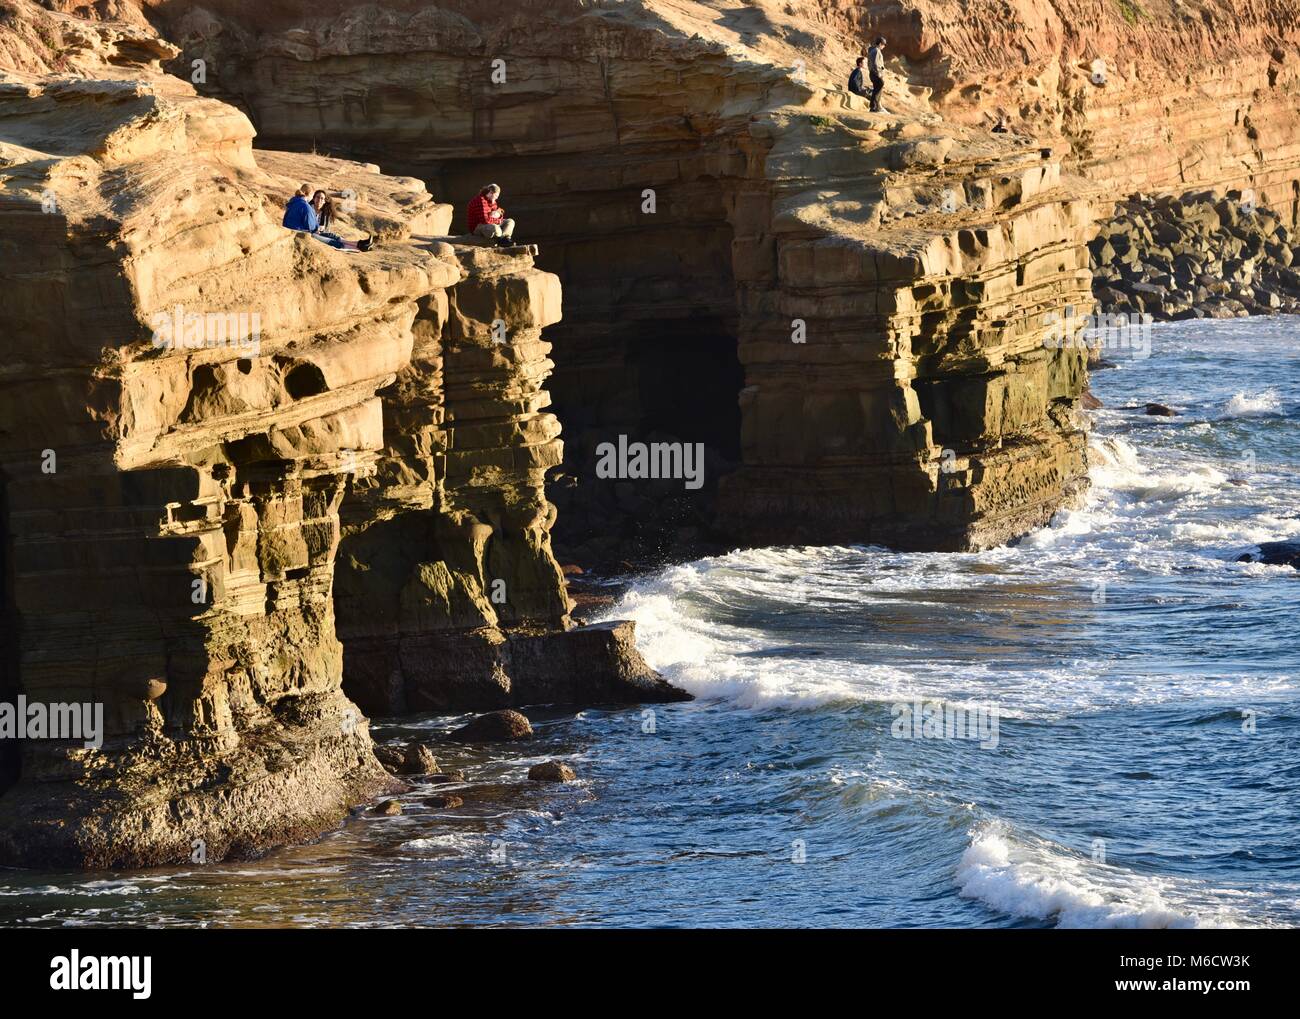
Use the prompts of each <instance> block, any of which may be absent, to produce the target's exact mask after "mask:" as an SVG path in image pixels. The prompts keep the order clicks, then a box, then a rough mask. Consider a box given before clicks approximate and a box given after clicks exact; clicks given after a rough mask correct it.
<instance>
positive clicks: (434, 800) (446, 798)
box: [424, 793, 465, 810]
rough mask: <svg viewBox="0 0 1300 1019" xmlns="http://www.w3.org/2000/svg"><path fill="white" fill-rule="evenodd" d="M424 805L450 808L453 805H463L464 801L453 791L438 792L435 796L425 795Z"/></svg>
mask: <svg viewBox="0 0 1300 1019" xmlns="http://www.w3.org/2000/svg"><path fill="white" fill-rule="evenodd" d="M424 805H425V806H426V807H432V808H433V809H434V810H450V809H452V808H453V807H463V806H464V805H465V801H464V799H462V798H461V797H459V796H457V795H455V794H454V793H440V794H439V795H437V796H426V797H425V799H424Z"/></svg>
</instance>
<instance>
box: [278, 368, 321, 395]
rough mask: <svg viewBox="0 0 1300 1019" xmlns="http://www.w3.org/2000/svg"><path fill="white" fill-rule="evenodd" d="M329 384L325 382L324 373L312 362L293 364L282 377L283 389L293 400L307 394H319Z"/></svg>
mask: <svg viewBox="0 0 1300 1019" xmlns="http://www.w3.org/2000/svg"><path fill="white" fill-rule="evenodd" d="M328 388H329V386H327V385H326V384H325V373H324V372H322V371H321V370H320V369H319V368H317V367H316V366H315V365H314V364H309V363H303V364H297V365H294V366H293V367H292V368H290V369H289V371H288V373H287V374H286V375H285V377H284V390H285V392H286V393H288V394H289V395H290V396H291V397H293V398H294V399H295V400H301V399H303V398H304V397H308V396H319V395H320V394H321V393H323V392H325V391H326V390H327V389H328Z"/></svg>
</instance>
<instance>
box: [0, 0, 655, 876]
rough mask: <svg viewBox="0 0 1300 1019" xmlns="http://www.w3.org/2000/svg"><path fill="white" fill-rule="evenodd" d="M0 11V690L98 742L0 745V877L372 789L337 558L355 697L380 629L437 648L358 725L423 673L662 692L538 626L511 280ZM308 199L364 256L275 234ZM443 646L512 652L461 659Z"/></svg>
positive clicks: (145, 54) (569, 634) (230, 829)
mask: <svg viewBox="0 0 1300 1019" xmlns="http://www.w3.org/2000/svg"><path fill="white" fill-rule="evenodd" d="M5 13H6V14H7V15H8V21H7V23H8V24H9V25H10V26H11V27H12V26H13V25H14V24H15V22H16V20H17V19H23V20H18V21H17V23H18V24H19V27H20V28H22V29H24V31H21V32H17V31H16V32H15V34H14V35H11V36H8V37H7V40H6V41H7V42H8V43H10V44H11V45H10V46H9V48H8V50H7V53H8V56H9V58H10V59H11V61H12V64H13V65H15V69H14V70H12V71H10V72H9V73H6V74H5V75H4V76H3V78H2V79H0V185H2V187H3V190H2V191H0V262H2V263H3V265H2V267H0V318H3V320H4V322H5V325H6V327H7V328H6V335H7V336H8V343H9V351H10V356H9V358H7V359H6V367H5V368H4V369H3V372H0V386H2V387H3V390H4V395H3V399H0V463H3V472H2V473H0V494H3V510H4V512H3V523H4V553H5V554H4V572H3V605H4V616H3V623H4V628H5V633H4V637H5V640H4V650H5V654H4V656H3V657H4V668H5V672H4V674H3V677H0V680H2V682H3V690H2V691H0V693H3V695H4V696H3V699H4V700H5V701H9V702H14V701H15V700H16V698H17V697H18V695H19V694H21V695H22V696H23V697H25V698H26V699H27V701H28V702H38V703H42V704H47V705H48V704H83V703H85V704H96V705H102V708H103V711H104V720H103V728H102V731H101V732H99V733H98V734H97V735H98V737H99V738H100V739H101V740H102V745H100V746H93V747H87V746H85V745H84V743H85V742H86V741H84V740H69V739H66V738H65V739H27V740H24V741H23V742H22V743H21V744H19V745H20V746H21V758H20V759H15V757H14V753H13V751H14V748H15V742H14V741H13V740H10V739H6V740H4V741H3V749H4V750H5V752H6V760H5V776H4V784H5V785H6V786H8V785H10V784H11V783H15V782H16V784H13V785H12V788H8V789H7V791H5V792H4V794H3V797H2V798H0V858H3V859H4V860H7V861H19V862H24V863H29V864H33V863H34V864H40V865H45V866H117V865H138V864H152V863H161V862H173V861H179V860H184V859H188V858H191V857H194V858H197V857H198V856H202V857H203V858H205V859H216V858H220V857H222V856H226V855H231V854H247V853H250V852H256V851H258V850H260V849H263V848H265V847H267V846H271V845H276V844H281V843H284V842H286V841H293V840H301V839H303V838H308V837H311V836H313V835H315V834H317V833H319V832H320V831H322V830H323V829H325V828H327V827H330V826H332V825H334V824H336V823H337V822H338V821H339V820H340V819H341V818H342V817H343V816H344V815H345V814H346V812H347V810H348V808H349V807H350V806H351V805H352V804H354V803H355V802H357V801H358V800H360V799H364V798H365V797H367V796H369V795H371V794H373V793H374V792H376V791H378V790H379V789H380V788H382V787H383V786H384V785H385V784H387V783H388V782H389V779H388V778H387V776H386V775H385V773H384V772H383V771H382V769H381V768H380V767H379V765H378V764H377V762H376V761H375V759H374V757H373V755H372V753H371V749H370V740H369V737H368V735H367V729H366V720H365V718H364V717H362V715H361V713H360V712H359V711H358V710H357V708H356V707H355V706H354V705H353V704H352V703H351V702H350V701H349V700H348V698H347V697H346V696H345V695H344V693H343V690H342V677H343V675H344V669H345V653H344V647H343V645H342V644H341V643H340V640H339V637H338V635H337V634H336V627H335V570H336V563H338V562H339V560H340V556H341V557H342V563H341V565H340V567H339V578H338V604H339V616H340V618H341V620H342V624H343V625H342V631H343V634H344V636H345V637H347V638H348V639H349V652H348V654H349V655H350V656H352V657H354V658H356V660H357V664H356V665H355V667H354V671H356V672H357V674H358V682H359V687H358V689H359V690H360V691H361V692H363V693H371V692H372V686H371V685H368V680H369V679H370V677H371V673H373V672H374V671H375V667H374V666H373V663H372V655H373V659H375V660H380V661H381V662H382V664H384V665H385V666H390V665H391V664H392V663H391V661H389V660H386V659H384V656H385V655H387V654H389V651H390V649H392V653H393V654H396V653H398V651H400V650H401V649H403V648H404V643H403V642H404V638H405V635H406V634H407V633H408V631H413V632H414V633H415V634H417V635H418V636H427V634H428V633H429V632H430V631H438V633H439V634H440V635H441V636H442V637H444V641H443V643H442V644H441V645H439V646H437V647H436V648H431V647H430V646H429V642H428V641H427V640H426V642H425V644H424V645H423V646H422V647H420V648H419V649H418V651H420V652H423V654H424V655H425V656H428V655H429V654H430V652H431V651H437V652H438V654H439V655H440V656H441V660H440V661H437V665H436V667H434V668H432V669H429V668H426V670H425V672H426V673H428V672H433V673H434V675H433V676H428V675H424V674H420V673H419V672H418V670H414V669H412V670H410V671H411V673H412V675H408V676H406V677H402V675H401V674H400V672H399V674H398V685H397V689H396V690H393V689H392V688H391V684H390V686H389V687H388V688H386V689H385V690H384V696H383V697H378V696H376V697H372V698H371V700H372V703H371V704H369V705H367V706H368V707H374V708H377V709H379V710H385V709H391V708H393V707H395V706H400V702H401V700H402V699H403V698H404V697H405V695H406V690H405V686H404V685H403V679H405V680H406V681H409V683H410V684H411V685H412V686H413V687H414V688H415V689H416V690H417V692H418V690H419V689H420V684H421V682H422V681H423V680H428V681H430V682H433V681H435V680H436V681H441V680H442V679H444V678H445V677H446V676H447V675H448V674H454V675H455V676H457V677H458V678H459V679H460V680H461V681H462V682H463V683H465V684H468V685H469V686H470V687H471V689H472V690H477V689H479V688H481V687H482V686H483V685H484V684H486V685H487V686H489V687H490V689H491V690H492V691H493V693H494V696H493V697H484V696H482V695H478V696H477V698H475V697H471V696H469V695H468V694H466V695H464V696H458V691H457V690H455V689H454V688H453V689H452V690H451V691H450V692H446V691H443V690H442V689H441V688H438V690H437V691H436V692H435V694H434V695H432V696H431V697H430V698H428V699H429V700H430V701H436V700H437V699H438V698H439V697H440V698H441V701H439V706H449V705H451V704H456V705H457V706H474V704H476V703H479V702H482V703H492V704H493V705H494V706H495V705H496V704H499V703H523V702H533V701H534V700H536V699H540V700H550V701H566V700H571V699H574V698H581V699H584V700H628V699H641V698H645V699H665V698H672V697H677V696H680V694H679V693H678V692H677V691H674V690H672V689H671V688H669V687H667V685H666V684H664V683H663V682H662V681H661V680H659V679H658V677H656V676H655V675H654V674H653V673H650V672H649V670H647V669H646V668H645V666H644V663H643V662H641V661H640V659H639V657H638V656H637V655H636V652H635V648H634V645H633V643H632V635H631V629H630V624H625V625H623V626H619V627H599V628H582V629H578V630H572V631H570V630H568V627H569V626H570V621H569V619H568V608H569V606H568V599H567V597H566V595H565V592H564V586H563V581H562V578H561V576H560V571H559V568H558V566H557V565H556V563H555V561H554V559H553V557H552V556H551V553H550V544H549V534H548V529H549V526H550V524H551V521H552V519H553V516H554V511H553V509H552V508H551V507H550V506H549V505H548V503H547V502H546V500H545V498H544V495H543V493H542V474H543V472H544V471H545V469H546V467H547V466H549V465H551V464H553V463H555V462H557V461H558V459H559V456H560V452H559V450H560V446H559V442H558V440H557V435H558V431H559V428H558V424H557V422H556V421H555V419H554V417H553V416H552V415H550V414H548V413H547V412H546V411H545V407H546V402H547V398H546V394H545V392H544V390H543V389H542V382H543V380H544V378H545V376H546V374H547V372H548V371H549V368H550V363H549V361H548V360H547V359H546V352H547V349H548V348H547V344H545V343H544V342H543V341H542V340H541V338H540V335H541V329H542V328H543V327H544V326H546V325H548V324H550V323H552V322H554V321H556V320H558V318H559V316H560V304H559V288H558V281H557V280H556V278H555V277H554V276H552V275H550V274H548V273H545V272H542V271H539V270H538V269H536V268H535V267H534V266H533V264H532V257H531V253H530V251H529V250H528V249H526V248H512V249H487V248H481V247H475V246H469V247H458V246H456V245H454V244H452V243H448V242H447V241H446V240H444V239H439V238H442V237H444V236H445V235H446V234H447V232H448V224H449V222H450V219H451V210H450V208H449V207H448V206H446V205H440V204H438V203H435V202H434V201H433V200H432V198H431V197H430V195H429V194H428V192H427V191H426V190H425V188H424V186H423V185H422V184H421V183H420V182H418V181H416V180H413V179H410V178H400V177H385V176H382V175H380V174H379V172H378V170H377V169H376V168H375V167H374V166H370V165H364V164H358V163H349V162H343V161H339V160H331V159H326V158H322V157H316V156H312V155H303V154H299V155H291V154H277V153H271V152H262V151H259V152H258V153H256V154H255V153H254V151H253V148H252V139H253V133H254V132H253V129H252V125H251V124H250V123H249V121H248V120H247V118H246V117H245V116H244V115H243V114H241V113H239V112H238V111H237V110H235V109H234V108H232V107H230V106H228V105H225V104H223V103H220V102H218V101H215V100H212V99H206V98H201V97H199V96H197V95H196V94H195V92H194V90H193V89H192V88H191V87H190V86H189V85H187V84H185V83H183V82H181V81H180V80H179V79H176V78H174V77H170V76H167V75H164V74H162V73H161V71H160V69H159V66H158V61H159V60H160V59H164V58H170V57H174V56H175V52H176V51H175V50H174V49H173V48H172V47H170V46H169V45H168V44H167V43H165V42H162V41H160V40H158V39H156V38H153V37H152V34H151V31H150V30H149V29H148V28H147V26H146V27H140V26H132V25H129V24H125V23H114V24H110V25H88V24H86V23H80V22H77V21H76V20H75V19H71V18H65V17H60V16H58V15H47V14H46V13H45V12H43V11H39V10H37V9H32V8H30V7H29V8H26V9H24V8H20V7H13V6H11V7H8V8H6V9H5ZM15 39H17V40H18V43H22V45H19V44H18V43H15V42H14V40H15ZM69 40H72V41H75V43H76V45H75V46H72V45H71V44H70V43H69ZM52 52H55V53H58V54H60V58H59V59H57V60H54V61H52V60H51V53H52ZM69 53H71V54H72V56H68V54H69ZM51 62H53V63H58V64H59V65H60V67H59V68H53V69H54V70H56V71H61V72H62V73H56V74H53V75H52V74H50V73H48V72H49V71H50V70H51V69H52V68H51V66H50V65H51ZM17 67H30V68H31V69H30V70H29V71H22V70H17V69H16V68H17ZM302 181H309V182H312V183H313V184H314V185H317V186H320V187H324V188H328V189H330V190H332V191H335V192H337V193H338V194H340V195H342V196H347V197H346V200H345V203H344V204H345V211H346V219H347V220H348V224H347V226H346V227H344V228H343V229H345V230H351V231H352V235H353V236H359V235H360V233H361V232H363V231H364V232H367V233H371V234H373V235H374V236H375V237H376V238H378V239H379V240H380V242H381V243H380V245H379V246H378V247H377V248H376V249H375V250H373V251H371V252H368V253H347V252H341V251H336V250H334V249H332V248H329V247H327V246H326V245H325V244H323V243H321V242H319V241H317V240H314V239H312V238H310V237H307V236H306V235H302V234H295V233H293V232H291V231H288V230H285V229H284V228H282V227H281V226H280V223H279V220H280V215H281V209H282V206H283V203H284V201H285V199H286V197H287V196H288V195H289V194H291V193H292V192H293V191H294V190H296V188H297V187H298V185H299V184H300V183H301V182H302ZM341 516H342V518H343V519H344V520H345V521H346V523H341ZM340 549H341V550H342V551H341V552H340ZM514 638H517V639H514ZM458 639H459V640H460V641H461V642H462V643H466V642H469V643H471V644H473V645H474V646H476V647H477V646H479V645H486V646H491V647H496V646H499V645H506V646H507V647H508V648H509V654H507V655H505V656H504V658H503V660H500V661H496V662H485V661H484V660H483V659H484V658H485V656H484V655H482V654H480V655H479V657H478V659H475V660H473V661H469V662H457V661H456V660H455V649H456V646H457V645H456V643H455V641H456V640H458ZM512 640H513V641H514V642H513V643H511V641H512ZM434 643H437V642H436V641H435V642H434ZM539 647H546V648H550V649H551V651H552V653H550V654H548V655H545V656H540V655H539V653H538V651H537V648H539ZM405 650H406V651H407V652H408V653H409V652H410V650H411V649H410V648H406V649H405ZM416 657H417V658H418V657H419V655H418V654H417V655H416ZM539 657H545V658H546V659H547V661H545V662H539V661H538V660H537V659H538V658H539ZM560 663H563V665H564V666H565V667H566V668H567V670H568V671H567V673H566V674H565V675H557V674H556V671H555V670H556V668H557V666H558V665H559V664H560ZM364 666H370V669H369V671H368V670H367V668H365V667H364ZM381 674H382V676H383V678H384V679H385V680H388V679H389V678H390V677H389V674H388V672H387V671H386V670H384V671H382V673H381ZM64 735H66V734H64Z"/></svg>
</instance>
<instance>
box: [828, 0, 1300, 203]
mask: <svg viewBox="0 0 1300 1019" xmlns="http://www.w3.org/2000/svg"><path fill="white" fill-rule="evenodd" d="M823 6H824V9H825V11H826V17H827V19H828V21H829V22H830V24H831V25H833V26H835V27H836V28H837V29H838V30H839V31H841V32H843V33H845V34H850V35H853V36H856V37H858V38H869V37H872V36H875V35H876V34H878V33H881V32H883V34H885V35H886V36H887V37H888V38H889V40H890V44H889V52H890V53H892V54H894V55H896V57H897V58H899V59H898V62H897V63H896V64H895V73H891V75H890V77H889V81H890V82H891V83H894V82H898V80H899V79H898V77H897V73H896V72H900V71H905V72H906V74H907V77H908V80H909V81H910V82H911V83H913V84H914V85H917V86H923V87H925V88H926V89H928V90H931V91H932V93H933V98H934V100H935V103H936V105H937V107H938V109H939V110H940V111H941V112H942V113H943V115H944V117H945V118H947V119H950V120H955V121H961V122H965V123H970V124H978V125H980V126H982V127H984V128H986V129H987V128H988V127H990V126H991V125H992V123H993V120H994V117H995V115H996V112H997V111H998V110H999V109H1002V110H1004V111H1006V113H1007V114H1008V115H1009V117H1010V119H1011V123H1012V128H1013V130H1026V131H1032V132H1033V133H1034V134H1036V135H1037V136H1038V137H1040V138H1042V139H1044V140H1050V141H1053V142H1056V141H1059V142H1061V143H1063V145H1064V146H1066V147H1068V150H1069V154H1068V156H1067V160H1066V165H1067V168H1069V169H1071V170H1074V171H1077V172H1079V173H1081V174H1083V175H1084V176H1086V177H1088V178H1089V179H1090V180H1093V181H1095V182H1096V183H1097V184H1098V185H1099V186H1100V187H1101V188H1102V190H1103V193H1104V194H1105V196H1107V197H1110V198H1120V197H1125V196H1128V195H1131V194H1133V193H1135V192H1139V191H1141V192H1145V193H1158V192H1162V191H1171V192H1175V193H1179V194H1181V193H1182V192H1183V191H1185V190H1188V189H1193V188H1204V187H1220V188H1223V189H1225V190H1227V189H1232V188H1236V189H1245V188H1251V189H1253V190H1254V191H1255V193H1256V198H1257V200H1258V202H1259V204H1261V205H1265V206H1270V207H1272V208H1274V209H1276V210H1278V211H1279V212H1283V211H1285V212H1286V213H1287V220H1288V222H1289V223H1292V224H1294V217H1295V215H1296V201H1297V196H1298V195H1300V181H1298V179H1297V178H1300V147H1298V146H1297V142H1300V117H1297V116H1296V109H1295V101H1294V93H1295V89H1296V85H1297V80H1298V79H1300V60H1298V59H1297V53H1298V51H1300V21H1298V20H1297V18H1296V11H1295V5H1294V4H1292V3H1290V2H1289V0H1258V2H1252V3H1247V4H1230V3H1223V2H1212V3H1185V2H1181V0H1175V2H1174V3H1172V4H1169V5H1162V4H1149V3H1139V2H1134V3H1128V2H1116V0H961V2H957V0H888V2H884V3H874V4H869V5H864V4H860V3H854V2H852V0H828V2H827V3H825V4H824V5H823Z"/></svg>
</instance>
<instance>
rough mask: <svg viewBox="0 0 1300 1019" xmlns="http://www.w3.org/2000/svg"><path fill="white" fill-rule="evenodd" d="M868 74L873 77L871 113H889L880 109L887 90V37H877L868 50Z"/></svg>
mask: <svg viewBox="0 0 1300 1019" xmlns="http://www.w3.org/2000/svg"><path fill="white" fill-rule="evenodd" d="M867 72H868V73H869V74H870V75H871V112H872V113H888V112H889V111H888V110H883V109H881V108H880V93H881V92H883V91H884V90H885V37H884V36H883V35H878V36H876V41H875V42H874V43H872V44H871V48H870V49H868V50H867Z"/></svg>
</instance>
